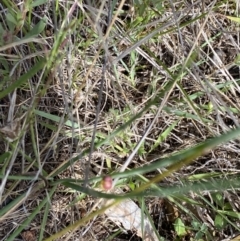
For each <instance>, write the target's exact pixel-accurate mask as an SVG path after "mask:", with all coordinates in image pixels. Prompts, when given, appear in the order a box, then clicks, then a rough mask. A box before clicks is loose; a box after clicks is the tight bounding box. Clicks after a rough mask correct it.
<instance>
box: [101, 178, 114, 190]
mask: <svg viewBox="0 0 240 241" xmlns="http://www.w3.org/2000/svg"><path fill="white" fill-rule="evenodd" d="M112 182H113V180H112V178H111V177H110V176H106V177H104V178H103V179H102V187H103V189H104V190H110V189H111V188H112Z"/></svg>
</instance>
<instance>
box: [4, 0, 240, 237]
mask: <svg viewBox="0 0 240 241" xmlns="http://www.w3.org/2000/svg"><path fill="white" fill-rule="evenodd" d="M110 3H111V4H110ZM109 4H110V5H109ZM121 5H122V7H121ZM109 7H112V10H111V9H109ZM0 12H1V20H0V23H1V25H0V26H1V28H0V31H1V36H2V37H1V42H0V43H1V45H0V51H1V56H2V58H1V61H0V66H1V69H0V71H1V72H0V74H1V78H2V81H1V83H0V87H1V93H0V97H1V98H0V111H1V115H0V120H1V126H2V127H1V129H0V132H1V141H0V154H1V156H0V170H1V179H2V182H1V186H0V204H1V211H0V224H1V225H0V240H7V241H9V240H24V241H33V240H45V239H46V240H51V239H47V238H48V237H51V235H53V234H56V233H58V232H60V231H61V230H64V229H65V228H66V227H68V226H70V225H72V224H74V223H76V222H77V221H78V220H81V219H84V218H85V217H88V216H89V215H91V214H92V213H93V212H94V211H95V204H96V202H97V200H98V198H96V197H92V196H89V195H87V194H85V193H83V192H78V191H76V190H73V189H71V188H66V186H64V185H54V183H57V182H58V181H59V180H62V179H70V178H71V179H72V180H73V179H76V180H84V178H85V177H86V176H88V177H89V178H92V177H98V176H104V175H107V174H111V173H114V172H115V173H116V172H118V171H119V170H120V169H121V168H122V166H124V163H125V160H126V159H127V158H128V157H129V156H130V154H131V153H133V151H134V150H135V148H136V144H137V143H139V142H140V141H141V140H142V137H143V136H144V135H145V133H146V130H147V128H148V127H149V126H150V124H151V123H153V125H152V126H151V128H150V129H149V131H148V133H147V136H145V137H144V139H143V143H142V145H140V147H139V148H138V150H137V152H136V154H135V155H134V156H133V158H132V160H131V162H130V164H129V165H128V166H127V169H129V170H135V169H136V170H138V169H137V168H139V167H144V166H148V165H149V164H151V163H155V162H157V161H158V160H159V159H160V158H166V157H171V156H172V155H173V154H176V153H179V152H182V151H184V150H186V149H188V148H190V149H191V148H192V147H194V146H195V145H197V144H199V143H202V142H204V141H205V140H207V139H209V138H212V137H215V136H220V135H221V134H223V133H226V132H228V131H230V130H232V129H234V128H238V127H239V109H240V108H239V104H240V100H239V97H240V94H239V93H240V92H239V90H240V89H239V79H240V70H239V26H238V23H235V22H234V21H232V20H231V19H229V18H228V17H227V16H235V15H237V16H238V14H239V3H238V1H228V2H226V1H197V2H190V1H178V2H176V3H175V2H172V1H144V2H142V3H140V2H139V1H136V2H134V3H133V2H132V1H116V2H114V1H113V2H108V1H103V2H96V3H95V2H90V1H86V2H85V1H84V2H79V1H73V2H68V1H56V2H54V1H53V2H48V1H42V2H41V3H40V2H37V3H35V5H34V3H27V2H21V1H17V0H16V1H7V0H6V1H4V2H3V3H1V4H0ZM109 12H110V13H111V15H112V17H111V15H109ZM109 18H110V19H109ZM19 19H20V20H19ZM17 20H19V21H17ZM109 20H110V22H111V20H112V21H113V22H112V23H113V24H111V23H110V22H109ZM35 26H37V27H36V28H35ZM31 30H34V31H31ZM21 41H22V42H21ZM41 58H45V60H44V61H42V62H43V63H42V62H41ZM38 61H39V62H40V64H39V63H38ZM105 61H106V62H105ZM19 82H21V84H18V83H19ZM149 103H151V105H148V104H149ZM146 106H147V109H145V112H143V113H141V115H139V116H138V118H135V119H132V118H133V117H134V116H137V114H138V113H140V112H141V111H142V110H143V109H144V108H145V107H146ZM98 107H99V111H96V110H98ZM158 113H160V114H158ZM96 120H97V121H96ZM153 121H154V122H153ZM126 123H127V126H125V127H124V128H122V129H120V131H118V132H116V133H115V131H116V130H118V128H119V127H120V126H123V125H125V124H126ZM112 134H114V135H113V136H112V137H111V138H108V137H109V136H111V135H112ZM93 137H95V138H94V140H93ZM91 143H93V144H94V145H95V146H94V147H95V148H94V149H91V146H92V145H91ZM102 143H104V144H102ZM79 154H81V155H80V156H79ZM89 156H90V157H91V158H90V159H89ZM238 160H239V141H238V140H232V141H230V142H227V143H225V144H222V145H220V146H218V147H217V148H215V149H214V150H211V151H210V152H208V153H207V154H203V155H201V156H200V157H198V158H197V159H196V160H195V161H194V163H191V164H190V165H187V166H185V167H184V168H179V169H178V170H176V171H175V172H174V173H169V175H168V176H167V177H166V178H164V180H162V181H161V182H160V183H157V185H158V186H160V187H163V188H165V187H169V188H171V187H175V186H177V187H184V185H185V182H187V181H189V180H190V181H194V180H199V181H202V180H206V182H207V183H211V182H212V180H213V179H214V178H215V177H216V178H220V179H224V180H228V179H229V180H230V177H231V175H236V176H237V175H238V173H239V169H240V168H239V161H238ZM165 170H167V169H166V168H156V169H155V170H154V171H151V172H147V173H145V175H144V178H147V180H148V179H151V178H152V177H155V176H157V175H160V174H161V173H164V171H165ZM123 171H125V170H123ZM143 183H144V182H143V179H141V178H138V177H136V176H129V177H128V178H125V179H123V180H122V184H121V185H120V188H121V190H122V191H123V192H126V193H128V192H130V191H131V190H134V189H136V188H137V187H139V186H141V185H142V184H143ZM229 183H230V181H229ZM187 185H189V190H190V191H188V192H186V193H182V195H179V194H178V195H175V194H174V193H172V195H169V196H168V197H158V196H151V197H147V196H146V197H141V198H140V197H138V196H136V198H135V199H133V200H134V201H135V202H136V203H137V204H138V205H139V207H140V208H141V209H142V210H144V211H145V212H149V215H150V217H151V218H152V220H153V224H152V225H153V226H154V227H155V229H156V231H157V232H158V234H159V236H161V238H162V240H233V237H235V236H237V235H238V233H239V229H240V226H239V225H240V223H239V217H240V215H239V211H240V210H239V209H240V207H239V196H238V195H239V190H238V189H237V188H232V189H231V188H225V189H224V190H221V191H215V192H210V191H209V190H208V189H207V188H206V190H204V191H202V192H201V194H200V195H199V193H195V190H194V189H191V185H190V184H187ZM229 186H231V184H229ZM99 198H100V197H99ZM143 203H144V204H143ZM179 222H181V224H180V226H182V228H183V229H184V231H181V227H180V226H179V225H178V223H179ZM179 227H180V228H179ZM181 232H182V233H181ZM57 240H115V241H117V240H119V241H120V240H121V241H123V240H142V239H141V238H140V237H138V236H137V235H136V230H124V229H123V227H122V226H121V225H120V226H119V224H118V225H117V224H116V223H113V222H112V221H110V220H109V219H108V218H107V217H106V215H105V216H104V215H95V216H93V217H92V218H91V219H89V220H88V221H87V222H85V224H84V225H82V226H81V227H78V228H77V229H76V230H74V231H73V232H72V231H71V230H69V231H68V232H66V233H64V234H63V235H62V236H61V237H58V239H57Z"/></svg>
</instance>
